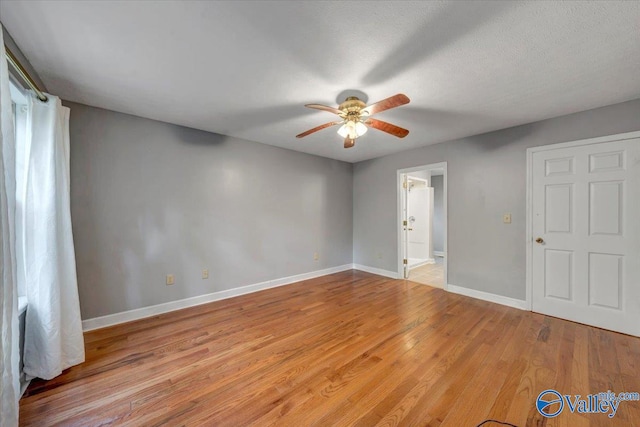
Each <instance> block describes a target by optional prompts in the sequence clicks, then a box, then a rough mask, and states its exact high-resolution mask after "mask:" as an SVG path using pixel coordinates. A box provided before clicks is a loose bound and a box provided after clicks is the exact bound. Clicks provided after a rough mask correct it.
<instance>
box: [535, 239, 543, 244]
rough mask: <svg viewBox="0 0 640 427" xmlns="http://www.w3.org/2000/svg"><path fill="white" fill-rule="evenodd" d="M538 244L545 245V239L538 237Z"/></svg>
mask: <svg viewBox="0 0 640 427" xmlns="http://www.w3.org/2000/svg"><path fill="white" fill-rule="evenodd" d="M536 243H540V244H543V243H544V239H543V238H542V237H538V238H537V239H536Z"/></svg>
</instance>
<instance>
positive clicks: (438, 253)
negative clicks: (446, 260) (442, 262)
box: [433, 251, 444, 257]
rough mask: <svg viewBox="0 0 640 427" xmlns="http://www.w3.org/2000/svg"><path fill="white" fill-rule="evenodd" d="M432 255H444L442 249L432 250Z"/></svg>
mask: <svg viewBox="0 0 640 427" xmlns="http://www.w3.org/2000/svg"><path fill="white" fill-rule="evenodd" d="M433 256H439V257H444V252H442V251H433Z"/></svg>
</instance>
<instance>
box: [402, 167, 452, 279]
mask: <svg viewBox="0 0 640 427" xmlns="http://www.w3.org/2000/svg"><path fill="white" fill-rule="evenodd" d="M446 166H447V165H446V163H437V164H431V165H425V166H419V167H415V168H408V169H401V170H398V177H397V178H398V218H399V221H398V223H399V227H398V248H399V250H398V274H399V276H400V277H404V278H405V279H409V280H412V281H414V282H418V283H422V284H425V285H430V286H434V287H439V288H446V283H447V249H446V246H447V244H446V239H447V221H446V219H447V214H446V207H447V203H446V185H447V176H446V175H447V168H446Z"/></svg>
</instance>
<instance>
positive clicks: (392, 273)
mask: <svg viewBox="0 0 640 427" xmlns="http://www.w3.org/2000/svg"><path fill="white" fill-rule="evenodd" d="M353 269H354V270H360V271H365V272H367V273H371V274H377V275H378V276H384V277H389V278H390V279H399V278H401V277H402V275H398V273H396V272H395V271H389V270H383V269H381V268H375V267H369V266H367V265H361V264H353Z"/></svg>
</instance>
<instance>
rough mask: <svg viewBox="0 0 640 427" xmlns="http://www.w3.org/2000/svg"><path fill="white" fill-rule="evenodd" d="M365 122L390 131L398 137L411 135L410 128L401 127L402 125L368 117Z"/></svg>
mask: <svg viewBox="0 0 640 427" xmlns="http://www.w3.org/2000/svg"><path fill="white" fill-rule="evenodd" d="M364 124H365V125H369V126H371V127H372V128H374V129H378V130H381V131H382V132H386V133H390V134H391V135H393V136H397V137H398V138H404V137H405V136H407V135H409V131H408V130H406V129H404V128H401V127H400V126H396V125H392V124H391V123H387V122H383V121H382V120H376V119H367V121H366V122H364Z"/></svg>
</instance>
